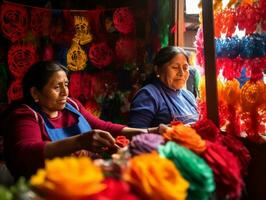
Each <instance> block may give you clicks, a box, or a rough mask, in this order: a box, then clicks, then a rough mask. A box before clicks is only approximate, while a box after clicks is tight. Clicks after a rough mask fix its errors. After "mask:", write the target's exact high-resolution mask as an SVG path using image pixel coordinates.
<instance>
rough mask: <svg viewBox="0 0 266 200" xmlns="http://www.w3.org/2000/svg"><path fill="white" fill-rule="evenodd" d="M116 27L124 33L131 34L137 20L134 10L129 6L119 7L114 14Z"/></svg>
mask: <svg viewBox="0 0 266 200" xmlns="http://www.w3.org/2000/svg"><path fill="white" fill-rule="evenodd" d="M113 21H114V25H115V28H116V29H117V30H118V31H119V32H121V33H123V34H129V33H131V32H133V31H134V29H135V20H134V16H133V14H132V12H131V11H130V10H129V9H128V8H118V9H116V10H115V12H114V15H113Z"/></svg>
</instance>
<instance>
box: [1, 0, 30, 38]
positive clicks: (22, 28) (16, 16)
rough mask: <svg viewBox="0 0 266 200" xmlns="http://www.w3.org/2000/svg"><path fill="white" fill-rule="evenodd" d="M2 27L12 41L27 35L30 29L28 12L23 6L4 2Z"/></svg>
mask: <svg viewBox="0 0 266 200" xmlns="http://www.w3.org/2000/svg"><path fill="white" fill-rule="evenodd" d="M1 28H2V31H3V34H4V35H5V36H6V37H7V38H8V39H9V40H11V41H12V42H15V41H17V40H20V39H22V38H24V37H25V35H26V33H27V29H28V14H27V10H26V9H25V8H24V7H23V6H16V5H12V4H2V7H1Z"/></svg>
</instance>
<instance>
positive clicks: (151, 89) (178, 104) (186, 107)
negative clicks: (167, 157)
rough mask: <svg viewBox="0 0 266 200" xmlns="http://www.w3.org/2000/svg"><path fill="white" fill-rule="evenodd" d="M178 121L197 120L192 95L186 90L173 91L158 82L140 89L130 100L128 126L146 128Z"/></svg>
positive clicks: (188, 121) (189, 121) (191, 121)
mask: <svg viewBox="0 0 266 200" xmlns="http://www.w3.org/2000/svg"><path fill="white" fill-rule="evenodd" d="M172 120H178V121H181V122H183V123H185V124H188V123H193V122H196V121H197V120H198V111H197V106H196V99H195V97H194V95H193V94H192V93H191V92H189V91H188V90H186V89H180V90H178V91H174V90H172V89H170V88H168V87H166V86H165V85H164V84H163V83H161V82H160V81H155V82H154V83H152V84H148V85H146V86H145V87H143V88H141V89H140V90H139V91H138V92H137V94H136V95H135V97H134V98H133V100H132V103H131V108H130V116H129V124H128V125H129V126H130V127H137V128H147V127H153V126H158V125H159V124H160V123H163V124H169V123H170V122H171V121H172Z"/></svg>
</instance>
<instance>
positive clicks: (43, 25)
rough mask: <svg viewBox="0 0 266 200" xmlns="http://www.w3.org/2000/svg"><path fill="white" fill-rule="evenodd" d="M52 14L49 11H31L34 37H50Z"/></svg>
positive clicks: (34, 9)
mask: <svg viewBox="0 0 266 200" xmlns="http://www.w3.org/2000/svg"><path fill="white" fill-rule="evenodd" d="M50 22H51V12H50V10H48V9H39V8H32V9H31V24H30V25H31V30H32V33H33V34H34V35H37V36H42V35H48V34H49V31H50Z"/></svg>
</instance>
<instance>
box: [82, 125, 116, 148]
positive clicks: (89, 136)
mask: <svg viewBox="0 0 266 200" xmlns="http://www.w3.org/2000/svg"><path fill="white" fill-rule="evenodd" d="M82 136H83V138H82V140H83V141H82V143H83V146H84V148H85V149H87V150H89V151H92V152H101V151H102V148H103V147H109V148H116V146H115V139H114V138H113V137H112V135H111V134H110V133H109V132H107V131H102V130H99V129H94V130H92V131H89V132H88V133H84V134H82Z"/></svg>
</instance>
